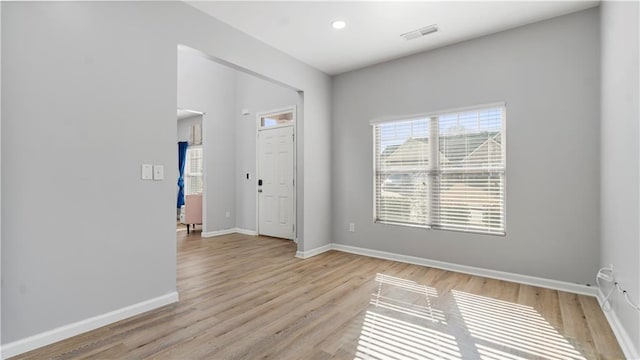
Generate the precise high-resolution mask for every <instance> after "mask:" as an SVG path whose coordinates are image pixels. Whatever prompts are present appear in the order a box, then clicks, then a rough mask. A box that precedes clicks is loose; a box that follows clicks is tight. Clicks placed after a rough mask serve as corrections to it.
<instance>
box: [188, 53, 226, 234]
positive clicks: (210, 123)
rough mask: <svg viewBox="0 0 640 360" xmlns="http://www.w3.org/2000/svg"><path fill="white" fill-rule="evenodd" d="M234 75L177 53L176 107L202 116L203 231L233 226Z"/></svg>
mask: <svg viewBox="0 0 640 360" xmlns="http://www.w3.org/2000/svg"><path fill="white" fill-rule="evenodd" d="M236 76H237V75H236V70H235V69H232V68H230V67H228V66H225V65H221V64H218V63H216V62H214V61H211V60H210V59H207V58H205V57H204V56H202V55H199V54H195V53H194V52H193V51H178V107H180V108H184V109H192V110H198V111H202V112H204V113H205V114H204V116H203V119H202V138H203V148H204V154H205V157H204V198H203V201H204V210H203V211H204V212H203V216H204V217H205V219H206V220H205V221H204V225H205V228H203V232H207V231H217V230H225V229H231V228H233V227H235V222H236V220H235V219H236V218H235V217H236V198H235V191H236V190H235V189H236V181H235V180H236V179H235V176H234V173H235V162H236V157H235V136H236V127H235V117H236V112H235V97H236ZM227 212H228V213H229V215H230V216H229V217H227V216H226V213H227Z"/></svg>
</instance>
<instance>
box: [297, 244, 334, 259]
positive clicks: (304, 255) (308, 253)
mask: <svg viewBox="0 0 640 360" xmlns="http://www.w3.org/2000/svg"><path fill="white" fill-rule="evenodd" d="M333 245H335V244H327V245H323V246H320V247H317V248H315V249H311V250H307V251H296V257H297V258H300V259H308V258H310V257H312V256H316V255H318V254H322V253H323V252H327V251H329V250H332V249H333Z"/></svg>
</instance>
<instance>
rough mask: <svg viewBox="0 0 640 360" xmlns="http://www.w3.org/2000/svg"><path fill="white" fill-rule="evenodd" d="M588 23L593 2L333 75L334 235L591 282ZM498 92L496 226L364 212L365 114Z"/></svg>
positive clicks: (595, 36)
mask: <svg viewBox="0 0 640 360" xmlns="http://www.w3.org/2000/svg"><path fill="white" fill-rule="evenodd" d="M598 29H599V14H598V9H591V10H586V11H583V12H579V13H575V14H572V15H568V16H563V17H558V18H555V19H551V20H548V21H544V22H540V23H537V24H533V25H528V26H524V27H521V28H517V29H513V30H509V31H505V32H501V33H498V34H495V35H491V36H487V37H483V38H480V39H476V40H472V41H468V42H464V43H459V44H456V45H453V46H449V47H446V48H442V49H439V50H435V51H430V52H427V53H422V54H418V55H414V56H410V57H407V58H403V59H400V60H396V61H392V62H388V63H384V64H380V65H376V66H372V67H369V68H365V69H362V70H357V71H353V72H349V73H345V74H342V75H339V76H336V77H334V82H333V117H332V118H333V120H332V121H333V132H332V134H333V135H332V141H333V142H332V151H333V152H332V159H333V174H332V181H333V184H334V188H333V229H334V234H333V239H334V241H335V242H336V243H339V244H346V245H352V246H357V247H363V248H368V249H375V250H381V251H388V252H393V253H398V254H405V255H412V256H418V257H423V258H428V259H434V260H440V261H446V262H451V263H455V264H463V265H468V266H476V267H481V268H486V269H494V270H500V271H507V272H512V273H518V274H525V275H530V276H538V277H543V278H549V279H556V280H563V281H569V282H575V283H582V284H584V283H592V282H593V279H594V275H595V273H596V271H597V268H598V264H599V259H598V257H599V238H598V237H599V236H598V234H599V231H600V229H599V225H598V224H599V210H598V209H599V184H600V182H599V161H598V159H599V146H598V144H599V129H600V128H599V106H598V103H599V81H600V80H599V76H598V74H599V66H600V62H599V59H600V57H599V54H600V53H599V51H600V48H599V33H598ZM499 101H505V102H506V104H507V130H506V131H507V182H506V186H507V187H506V189H507V206H506V208H507V213H506V216H507V223H506V225H507V235H506V236H504V237H501V236H486V235H476V234H469V233H461V232H451V231H438V230H425V229H419V228H408V227H399V226H393V225H383V224H374V223H373V219H372V212H373V200H372V199H373V195H372V194H373V189H372V187H373V185H372V176H373V163H372V162H373V156H372V151H373V150H372V148H373V144H372V129H371V126H370V125H369V120H371V119H376V118H379V117H387V116H401V115H411V114H419V113H425V112H431V111H437V110H443V109H451V108H458V107H465V106H472V105H480V104H486V103H493V102H499ZM349 222H354V223H355V224H356V232H354V233H350V232H348V223H349Z"/></svg>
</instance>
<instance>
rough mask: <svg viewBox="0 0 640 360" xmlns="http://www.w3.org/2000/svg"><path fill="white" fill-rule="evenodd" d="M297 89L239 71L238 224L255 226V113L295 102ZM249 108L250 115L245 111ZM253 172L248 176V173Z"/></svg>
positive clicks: (237, 126)
mask: <svg viewBox="0 0 640 360" xmlns="http://www.w3.org/2000/svg"><path fill="white" fill-rule="evenodd" d="M297 101H298V93H297V92H295V91H294V90H292V89H289V88H286V87H283V86H280V85H277V84H273V83H270V82H268V81H265V80H263V79H259V78H257V77H255V76H252V75H248V74H243V73H238V76H237V84H236V110H235V114H236V149H235V151H236V171H235V178H234V180H235V182H236V212H237V216H236V227H238V228H240V229H246V230H256V181H257V179H256V177H255V175H256V121H257V120H256V115H257V114H258V113H260V112H264V111H269V110H274V109H281V108H284V107H288V106H292V105H296V103H297ZM242 109H248V110H249V111H250V114H249V115H242V114H241V111H242ZM247 173H249V174H250V179H249V180H247V178H246V174H247Z"/></svg>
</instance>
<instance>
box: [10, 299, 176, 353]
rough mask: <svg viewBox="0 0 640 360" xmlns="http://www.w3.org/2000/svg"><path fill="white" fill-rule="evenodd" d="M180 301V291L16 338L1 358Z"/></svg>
mask: <svg viewBox="0 0 640 360" xmlns="http://www.w3.org/2000/svg"><path fill="white" fill-rule="evenodd" d="M177 301H178V292H176V291H174V292H172V293H169V294H166V295H162V296H158V297H156V298H153V299H149V300H146V301H142V302H139V303H137V304H133V305H130V306H127V307H123V308H120V309H117V310H114V311H111V312H108V313H105V314H102V315H98V316H94V317H91V318H88V319H84V320H80V321H78V322H74V323H71V324H68V325H64V326H61V327H58V328H55V329H52V330H48V331H45V332H42V333H40V334H36V335H32V336H29V337H26V338H24V339H20V340H16V341H13V342H10V343H8V344H3V345H2V350H1V354H0V355H1V356H0V357H1V358H2V359H6V358H10V357H12V356H16V355H20V354H23V353H26V352H27V351H31V350H34V349H37V348H40V347H43V346H46V345H49V344H53V343H54V342H58V341H60V340H64V339H68V338H70V337H72V336H76V335H79V334H82V333H85V332H87V331H91V330H94V329H97V328H99V327H102V326H105V325H109V324H113V323H115V322H117V321H120V320H124V319H126V318H129V317H132V316H135V315H138V314H142V313H144V312H147V311H151V310H154V309H157V308H160V307H163V306H165V305H169V304H173V303H175V302H177Z"/></svg>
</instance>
